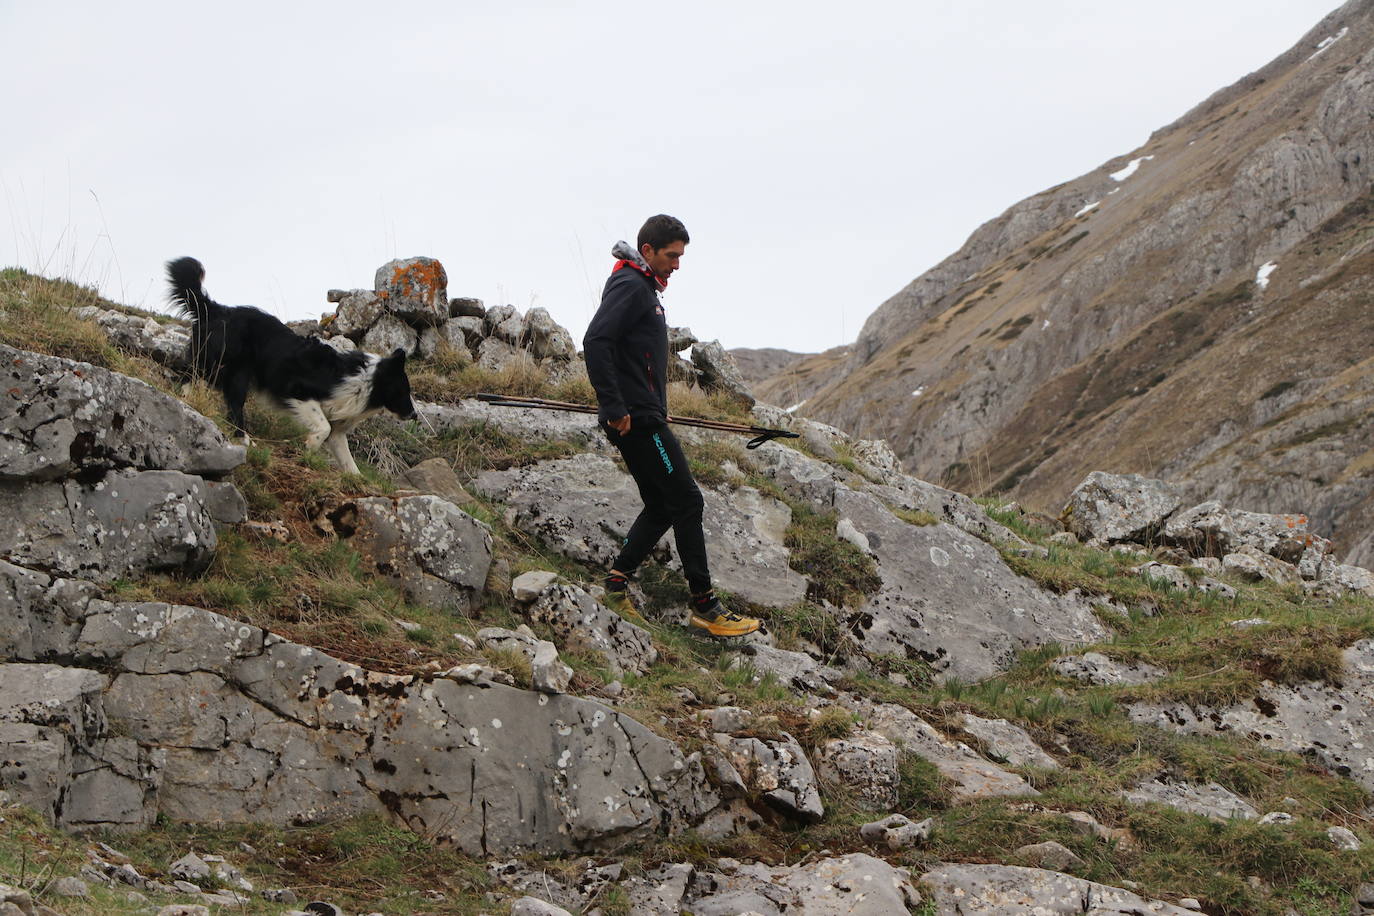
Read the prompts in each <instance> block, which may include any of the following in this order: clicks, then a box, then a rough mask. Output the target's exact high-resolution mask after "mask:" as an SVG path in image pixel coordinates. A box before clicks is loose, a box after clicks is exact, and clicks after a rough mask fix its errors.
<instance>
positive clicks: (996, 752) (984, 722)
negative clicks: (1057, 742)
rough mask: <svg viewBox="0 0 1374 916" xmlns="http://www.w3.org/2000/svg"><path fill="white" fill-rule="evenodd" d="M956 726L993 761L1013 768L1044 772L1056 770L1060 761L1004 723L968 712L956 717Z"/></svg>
mask: <svg viewBox="0 0 1374 916" xmlns="http://www.w3.org/2000/svg"><path fill="white" fill-rule="evenodd" d="M959 725H960V727H962V728H963V729H964V731H966V732H968V733H969V734H970V735H972V736H973V737H975V738H977V739H978V740H979V741H981V742H982V743H983V747H984V748H986V749H987V753H988V754H989V755H991V756H992V757H993V759H995V760H1000V761H1004V762H1006V763H1008V764H1010V765H1011V766H1014V767H1023V766H1032V767H1042V768H1044V769H1047V770H1054V769H1058V768H1059V761H1057V760H1055V759H1054V758H1053V757H1051V756H1050V755H1049V754H1046V753H1045V752H1044V751H1043V750H1042V749H1041V748H1040V745H1038V744H1036V743H1035V742H1034V741H1033V740H1031V736H1030V735H1028V734H1026V731H1025V729H1023V728H1021V727H1019V726H1016V725H1013V724H1012V723H1010V722H1008V721H1007V720H1006V719H983V718H980V717H978V716H975V715H974V714H973V713H971V712H966V713H963V714H962V715H960V716H959Z"/></svg>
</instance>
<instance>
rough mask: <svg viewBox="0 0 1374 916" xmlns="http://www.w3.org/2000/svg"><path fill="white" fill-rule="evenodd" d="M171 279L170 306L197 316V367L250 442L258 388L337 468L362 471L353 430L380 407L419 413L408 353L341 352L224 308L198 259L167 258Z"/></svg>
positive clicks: (261, 316) (253, 313)
mask: <svg viewBox="0 0 1374 916" xmlns="http://www.w3.org/2000/svg"><path fill="white" fill-rule="evenodd" d="M167 279H168V282H169V283H170V284H171V299H172V302H173V303H175V304H176V306H177V308H178V309H179V310H180V311H181V313H182V314H183V315H185V316H186V317H187V318H190V319H191V353H190V356H191V365H192V366H194V367H195V370H196V372H198V373H199V374H200V375H201V376H203V377H204V378H205V379H207V380H208V381H209V382H210V383H211V384H213V385H214V386H215V387H216V388H218V389H219V391H220V393H221V394H223V395H224V403H225V406H226V407H227V408H228V410H229V421H230V422H231V423H233V424H234V426H235V427H237V428H238V430H239V431H240V432H242V433H244V435H245V437H246V435H247V428H246V427H245V425H244V417H243V405H244V402H245V401H246V400H247V399H248V392H249V391H251V390H257V391H259V392H261V393H263V394H266V395H267V396H268V397H269V398H270V399H271V400H272V401H273V402H274V403H275V404H276V406H277V407H279V408H281V409H282V410H285V411H287V412H289V413H291V414H292V415H294V416H295V417H296V418H297V419H298V420H300V421H301V422H302V424H304V426H305V427H306V430H307V435H306V445H308V446H310V447H311V448H317V447H319V446H320V445H321V444H323V445H325V446H326V447H327V448H328V450H329V452H330V454H331V455H332V456H333V457H334V462H335V464H337V465H338V466H339V467H340V468H341V469H342V470H345V471H349V472H352V473H355V474H356V473H357V472H358V466H357V464H356V463H354V461H353V456H352V454H350V453H349V450H348V439H347V435H348V432H349V430H351V429H352V428H353V427H354V426H356V425H358V423H360V422H361V421H362V420H363V419H364V418H366V417H368V416H370V415H372V414H375V413H379V412H380V411H382V410H389V411H391V412H392V413H394V414H396V415H397V416H399V417H401V418H403V419H410V418H412V417H414V416H416V413H415V404H414V403H413V402H412V401H411V399H410V379H409V377H408V376H407V375H406V351H405V350H403V349H397V350H396V351H395V352H394V353H392V354H391V355H390V356H388V357H385V358H381V357H378V356H375V355H374V354H371V353H365V352H363V351H361V350H354V351H350V352H346V353H341V352H339V351H338V350H335V349H334V348H333V347H331V346H329V345H328V344H325V343H322V342H321V341H319V340H317V339H315V338H311V337H301V336H300V335H299V334H297V333H296V332H294V331H292V330H291V329H290V328H288V327H287V326H286V325H285V324H283V323H282V322H281V321H279V320H278V319H276V318H274V317H273V316H271V315H269V314H267V313H266V312H264V311H261V310H260V309H256V308H253V307H252V306H247V305H237V306H226V305H220V304H219V303H218V302H215V301H214V300H213V299H211V298H210V297H209V296H207V295H206V294H205V289H204V286H203V283H204V279H205V268H204V267H202V266H201V263H200V262H199V261H197V260H196V259H195V258H178V259H177V260H175V261H169V262H168V264H167Z"/></svg>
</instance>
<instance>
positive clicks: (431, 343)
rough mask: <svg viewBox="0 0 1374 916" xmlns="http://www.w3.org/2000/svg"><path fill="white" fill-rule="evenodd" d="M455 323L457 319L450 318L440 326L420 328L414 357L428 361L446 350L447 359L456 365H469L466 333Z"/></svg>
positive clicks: (470, 355) (470, 352)
mask: <svg viewBox="0 0 1374 916" xmlns="http://www.w3.org/2000/svg"><path fill="white" fill-rule="evenodd" d="M456 322H457V319H454V318H450V319H448V320H447V321H445V322H444V323H443V324H441V325H437V326H435V327H432V328H422V329H421V330H420V338H419V342H418V343H417V345H416V351H417V352H416V355H417V356H419V357H420V358H421V359H430V358H432V357H434V356H435V355H436V354H438V353H439V351H440V350H446V351H447V354H446V355H447V358H448V359H449V360H450V361H454V362H455V364H456V365H458V366H466V365H469V364H471V363H472V350H470V349H469V348H468V339H467V333H466V331H465V329H464V328H463V326H462V325H460V324H457V323H456Z"/></svg>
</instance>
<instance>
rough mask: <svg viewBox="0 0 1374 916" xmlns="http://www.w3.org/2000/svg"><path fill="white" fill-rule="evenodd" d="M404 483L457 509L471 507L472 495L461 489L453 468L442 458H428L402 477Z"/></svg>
mask: <svg viewBox="0 0 1374 916" xmlns="http://www.w3.org/2000/svg"><path fill="white" fill-rule="evenodd" d="M403 476H404V477H405V481H406V483H408V484H410V485H411V486H412V487H414V488H415V489H417V490H419V491H420V492H421V493H427V494H429V495H431V496H438V497H440V498H442V499H446V500H448V501H449V502H451V503H453V505H455V506H457V507H458V508H460V509H461V508H463V507H464V506H471V505H472V503H473V502H474V500H473V498H472V494H470V493H468V491H467V490H465V489H464V488H463V483H462V481H460V480H459V479H458V475H457V474H455V473H454V472H453V467H452V466H451V465H450V464H449V463H448V462H447V461H445V460H444V459H443V458H428V459H426V460H424V461H421V462H420V463H419V464H417V465H415V467H413V468H411V469H410V470H408V471H406V472H405V474H404V475H403Z"/></svg>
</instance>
